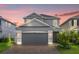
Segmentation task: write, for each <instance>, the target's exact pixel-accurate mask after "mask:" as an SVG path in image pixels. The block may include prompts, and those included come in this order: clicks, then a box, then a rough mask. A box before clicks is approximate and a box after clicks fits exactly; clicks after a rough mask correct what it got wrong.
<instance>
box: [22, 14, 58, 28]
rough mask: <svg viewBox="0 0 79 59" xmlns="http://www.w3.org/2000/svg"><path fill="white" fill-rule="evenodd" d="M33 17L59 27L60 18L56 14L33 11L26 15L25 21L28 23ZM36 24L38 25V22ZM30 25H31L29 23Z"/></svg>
mask: <svg viewBox="0 0 79 59" xmlns="http://www.w3.org/2000/svg"><path fill="white" fill-rule="evenodd" d="M33 19H39V20H40V21H42V22H44V23H46V24H48V25H49V26H55V27H58V28H59V18H57V17H55V16H50V15H45V14H37V13H32V14H30V15H28V16H26V17H24V21H25V23H28V22H30V21H31V20H33ZM34 24H35V23H34ZM34 24H31V25H34ZM35 25H37V24H35ZM28 26H30V25H28Z"/></svg>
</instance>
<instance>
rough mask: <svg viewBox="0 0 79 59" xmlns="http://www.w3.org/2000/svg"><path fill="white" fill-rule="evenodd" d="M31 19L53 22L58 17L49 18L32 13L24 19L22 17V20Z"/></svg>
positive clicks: (48, 16)
mask: <svg viewBox="0 0 79 59" xmlns="http://www.w3.org/2000/svg"><path fill="white" fill-rule="evenodd" d="M32 18H37V19H40V18H41V19H45V20H53V19H58V20H59V18H58V17H55V16H50V15H45V14H37V13H32V14H30V15H28V16H26V17H24V19H32Z"/></svg>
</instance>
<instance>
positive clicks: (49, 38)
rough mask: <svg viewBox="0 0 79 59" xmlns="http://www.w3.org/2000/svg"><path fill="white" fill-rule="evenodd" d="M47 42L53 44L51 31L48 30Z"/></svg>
mask: <svg viewBox="0 0 79 59" xmlns="http://www.w3.org/2000/svg"><path fill="white" fill-rule="evenodd" d="M48 44H53V32H52V31H48Z"/></svg>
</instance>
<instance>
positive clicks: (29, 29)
mask: <svg viewBox="0 0 79 59" xmlns="http://www.w3.org/2000/svg"><path fill="white" fill-rule="evenodd" d="M18 30H22V31H48V30H52V29H51V28H50V27H20V28H18Z"/></svg>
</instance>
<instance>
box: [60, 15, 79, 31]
mask: <svg viewBox="0 0 79 59" xmlns="http://www.w3.org/2000/svg"><path fill="white" fill-rule="evenodd" d="M78 26H79V16H74V17H72V18H69V19H68V20H67V21H65V22H64V23H62V24H61V25H60V27H61V28H62V29H63V30H74V29H75V28H77V27H78Z"/></svg>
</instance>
